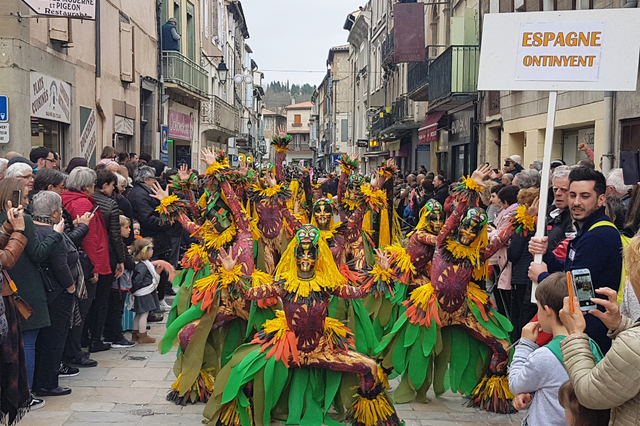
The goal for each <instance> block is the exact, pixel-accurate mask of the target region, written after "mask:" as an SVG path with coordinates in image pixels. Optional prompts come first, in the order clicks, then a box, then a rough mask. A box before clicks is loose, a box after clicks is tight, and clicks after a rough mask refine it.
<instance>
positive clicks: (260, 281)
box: [251, 269, 273, 287]
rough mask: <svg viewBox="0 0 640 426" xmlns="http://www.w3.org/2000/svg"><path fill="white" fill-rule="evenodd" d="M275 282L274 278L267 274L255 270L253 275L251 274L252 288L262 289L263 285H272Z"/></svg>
mask: <svg viewBox="0 0 640 426" xmlns="http://www.w3.org/2000/svg"><path fill="white" fill-rule="evenodd" d="M272 282H273V277H272V276H271V275H270V274H267V273H266V272H262V271H260V270H258V269H254V270H253V274H251V286H252V287H260V286H263V285H267V284H271V283H272Z"/></svg>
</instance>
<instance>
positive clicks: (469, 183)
mask: <svg viewBox="0 0 640 426" xmlns="http://www.w3.org/2000/svg"><path fill="white" fill-rule="evenodd" d="M462 183H464V186H466V187H467V189H469V190H471V191H475V192H482V191H483V190H484V188H483V187H482V185H479V184H478V182H476V181H475V180H473V179H472V178H471V176H467V177H465V178H464V179H463V180H462Z"/></svg>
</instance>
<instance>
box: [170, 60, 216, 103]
mask: <svg viewBox="0 0 640 426" xmlns="http://www.w3.org/2000/svg"><path fill="white" fill-rule="evenodd" d="M162 76H163V77H164V81H165V82H166V83H173V84H177V85H178V86H180V87H182V88H184V89H186V90H188V91H190V92H193V93H196V94H198V95H200V96H207V92H208V87H209V86H208V82H209V76H208V74H207V70H206V69H204V68H203V67H201V66H200V65H198V64H196V63H195V62H193V61H192V60H191V59H189V58H187V57H186V56H184V55H182V54H181V53H180V52H174V51H164V52H162Z"/></svg>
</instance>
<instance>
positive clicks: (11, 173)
mask: <svg viewBox="0 0 640 426" xmlns="http://www.w3.org/2000/svg"><path fill="white" fill-rule="evenodd" d="M4 177H6V178H10V177H13V178H18V179H21V180H22V181H23V182H24V184H25V185H27V187H28V188H29V192H31V191H32V190H33V182H34V178H35V177H34V176H33V169H32V168H31V166H30V165H28V164H26V163H13V164H12V165H10V166H9V167H8V168H7V172H6V173H5V175H4Z"/></svg>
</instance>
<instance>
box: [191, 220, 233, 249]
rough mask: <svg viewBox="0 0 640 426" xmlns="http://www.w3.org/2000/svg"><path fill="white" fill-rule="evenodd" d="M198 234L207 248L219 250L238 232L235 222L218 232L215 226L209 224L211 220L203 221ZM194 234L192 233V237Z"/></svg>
mask: <svg viewBox="0 0 640 426" xmlns="http://www.w3.org/2000/svg"><path fill="white" fill-rule="evenodd" d="M198 233H199V234H200V238H201V239H202V241H203V242H204V245H205V246H206V247H207V248H208V249H212V248H214V249H216V250H220V248H221V247H223V246H224V245H225V244H227V243H229V242H231V241H233V238H234V237H235V236H236V234H237V233H238V230H237V228H236V225H235V223H232V224H231V226H229V227H228V228H227V229H225V230H224V231H222V232H221V233H218V231H216V229H215V227H214V226H213V225H212V224H211V222H209V221H207V222H205V223H204V224H203V225H202V227H200V230H199V231H198ZM193 236H194V235H192V237H193Z"/></svg>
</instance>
